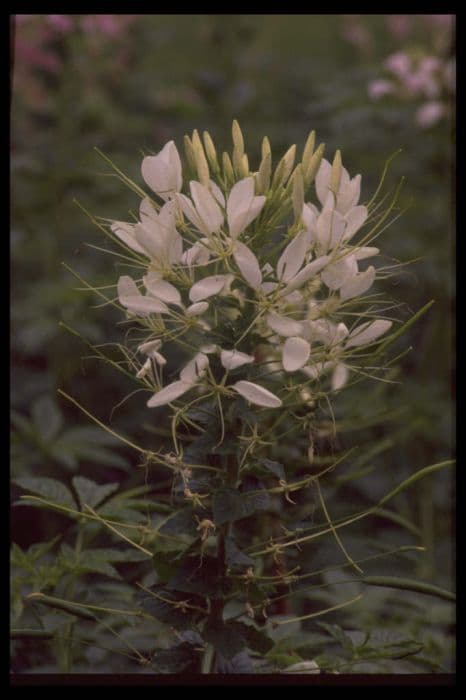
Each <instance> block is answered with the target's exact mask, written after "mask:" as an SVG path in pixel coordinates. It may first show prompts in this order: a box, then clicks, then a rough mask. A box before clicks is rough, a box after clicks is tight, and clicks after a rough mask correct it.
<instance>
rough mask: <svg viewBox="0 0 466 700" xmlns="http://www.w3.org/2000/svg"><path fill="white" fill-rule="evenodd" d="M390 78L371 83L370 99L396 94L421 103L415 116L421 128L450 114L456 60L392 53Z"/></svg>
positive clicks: (388, 71)
mask: <svg viewBox="0 0 466 700" xmlns="http://www.w3.org/2000/svg"><path fill="white" fill-rule="evenodd" d="M385 69H386V70H387V73H388V77H387V78H380V79H377V80H373V81H372V82H370V83H369V87H368V90H369V96H370V97H371V98H372V99H379V98H381V97H383V96H384V95H395V96H398V97H400V98H402V99H409V100H420V101H421V104H420V106H419V107H418V109H417V111H416V115H415V119H416V123H417V124H418V126H420V127H421V128H428V127H430V126H433V125H434V124H436V123H437V122H438V121H439V120H440V119H442V118H443V117H445V116H447V114H448V112H449V104H448V96H449V95H452V94H453V93H454V92H455V75H454V73H455V65H454V61H453V59H451V60H448V61H447V60H445V59H443V58H442V57H440V56H436V55H428V54H426V55H421V56H418V57H415V56H411V55H409V54H408V53H406V52H404V51H398V52H396V53H394V54H391V55H390V56H389V57H388V58H387V59H386V61H385Z"/></svg>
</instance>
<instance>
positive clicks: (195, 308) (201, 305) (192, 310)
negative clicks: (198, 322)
mask: <svg viewBox="0 0 466 700" xmlns="http://www.w3.org/2000/svg"><path fill="white" fill-rule="evenodd" d="M208 308H209V304H208V303H207V302H206V301H198V302H197V303H196V304H191V306H188V308H187V309H186V311H185V313H186V316H200V315H201V314H203V313H204V312H205V311H207V309H208Z"/></svg>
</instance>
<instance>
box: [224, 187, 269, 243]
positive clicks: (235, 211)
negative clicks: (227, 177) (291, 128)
mask: <svg viewBox="0 0 466 700" xmlns="http://www.w3.org/2000/svg"><path fill="white" fill-rule="evenodd" d="M264 204H265V197H264V196H263V195H261V196H258V197H255V196H254V179H253V178H252V177H246V178H244V179H243V180H240V181H239V182H237V183H236V184H235V185H234V186H233V187H232V189H231V192H230V195H229V197H228V202H227V218H228V229H229V232H230V236H231V237H232V238H237V237H238V236H239V235H240V233H242V232H243V231H244V229H245V228H246V227H247V226H249V224H250V223H251V221H253V220H254V219H255V218H256V217H257V216H258V214H259V213H260V211H261V209H262V207H263V206H264Z"/></svg>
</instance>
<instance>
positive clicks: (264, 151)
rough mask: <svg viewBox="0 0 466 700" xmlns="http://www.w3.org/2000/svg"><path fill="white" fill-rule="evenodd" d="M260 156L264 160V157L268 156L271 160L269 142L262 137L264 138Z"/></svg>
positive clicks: (265, 137)
mask: <svg viewBox="0 0 466 700" xmlns="http://www.w3.org/2000/svg"><path fill="white" fill-rule="evenodd" d="M261 156H262V158H265V157H266V156H270V157H271V158H272V149H271V147H270V141H269V139H268V138H267V136H264V138H263V139H262V147H261Z"/></svg>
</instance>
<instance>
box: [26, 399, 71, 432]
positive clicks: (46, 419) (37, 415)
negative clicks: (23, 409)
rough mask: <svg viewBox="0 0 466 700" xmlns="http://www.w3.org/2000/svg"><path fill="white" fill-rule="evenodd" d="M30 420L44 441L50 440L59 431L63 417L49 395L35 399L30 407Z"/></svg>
mask: <svg viewBox="0 0 466 700" xmlns="http://www.w3.org/2000/svg"><path fill="white" fill-rule="evenodd" d="M31 415H32V420H33V423H34V425H35V427H36V428H37V432H38V433H39V435H40V436H41V439H42V440H43V441H44V442H51V441H52V440H53V439H54V438H55V437H56V436H57V435H58V433H59V432H60V428H61V427H62V425H63V418H62V415H61V413H60V411H59V410H58V408H57V404H56V403H55V401H53V399H51V398H50V396H42V397H41V398H40V399H37V401H35V402H34V403H33V405H32V408H31Z"/></svg>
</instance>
